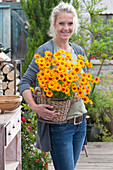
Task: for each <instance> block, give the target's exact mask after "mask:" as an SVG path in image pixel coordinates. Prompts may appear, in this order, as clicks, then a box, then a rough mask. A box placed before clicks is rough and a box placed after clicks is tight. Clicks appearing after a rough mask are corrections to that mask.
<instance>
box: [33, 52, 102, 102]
mask: <svg viewBox="0 0 113 170" xmlns="http://www.w3.org/2000/svg"><path fill="white" fill-rule="evenodd" d="M52 56H53V57H52ZM34 57H35V62H36V63H37V65H38V67H39V72H38V73H37V79H38V83H39V86H40V87H41V88H42V89H43V90H44V93H45V94H44V95H46V96H47V97H53V98H54V97H56V98H60V97H61V94H62V96H63V98H66V97H67V98H71V97H73V96H75V94H76V95H77V97H80V98H82V99H83V101H84V103H87V102H89V103H90V104H92V101H91V100H89V98H88V96H85V95H84V94H85V93H86V94H90V91H91V84H94V83H98V82H99V81H100V78H99V77H95V79H94V80H93V79H92V75H91V74H90V73H85V72H83V73H82V67H84V66H85V65H86V66H87V67H90V68H92V67H93V65H92V62H91V61H90V62H89V61H88V60H87V58H85V57H84V56H82V55H81V54H79V55H78V56H77V59H76V64H74V63H73V62H72V61H73V60H72V58H71V53H69V52H68V51H64V50H62V49H60V50H58V51H57V52H56V53H55V54H52V53H51V51H45V56H44V57H41V56H40V55H39V54H35V55H34Z"/></svg>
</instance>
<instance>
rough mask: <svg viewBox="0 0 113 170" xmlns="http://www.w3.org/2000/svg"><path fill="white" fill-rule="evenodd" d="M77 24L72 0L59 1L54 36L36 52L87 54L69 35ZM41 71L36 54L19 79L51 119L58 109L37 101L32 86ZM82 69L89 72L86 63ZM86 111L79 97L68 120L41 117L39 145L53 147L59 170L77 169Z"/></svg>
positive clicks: (39, 110)
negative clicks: (55, 120) (54, 122)
mask: <svg viewBox="0 0 113 170" xmlns="http://www.w3.org/2000/svg"><path fill="white" fill-rule="evenodd" d="M77 27H78V20H77V14H76V10H75V8H74V7H73V6H72V5H71V4H69V3H64V2H61V3H59V5H58V6H56V7H55V8H54V9H53V11H52V13H51V26H50V31H49V34H51V35H52V36H53V39H51V40H50V41H48V42H46V43H45V44H43V45H41V46H40V47H39V48H38V49H37V50H36V52H35V54H40V55H41V56H44V52H45V51H46V50H49V51H51V52H52V53H55V52H56V51H57V50H58V49H63V50H65V51H69V52H70V53H71V56H72V59H73V61H75V59H76V58H77V55H78V54H81V55H83V56H84V51H83V50H82V48H81V47H80V46H78V45H75V44H73V43H69V38H70V37H71V36H72V34H73V33H74V32H76V31H77ZM38 71H39V69H38V67H37V64H36V63H35V58H33V60H32V62H31V64H30V65H29V67H28V69H27V71H26V73H25V74H24V76H23V78H22V80H21V82H20V85H19V89H20V93H21V94H22V95H23V97H24V99H25V100H26V102H27V103H28V104H29V106H30V107H31V109H32V110H33V111H34V112H36V113H37V115H38V116H39V117H42V118H43V119H45V120H51V119H52V118H53V117H56V116H57V115H58V114H59V113H56V112H55V111H50V110H48V109H46V107H48V108H52V106H50V105H46V104H39V105H37V104H36V103H35V102H34V99H33V97H32V94H31V91H30V90H29V87H30V85H31V83H32V82H33V80H34V79H35V78H36V73H38ZM83 71H85V72H86V68H85V67H84V68H83ZM86 112H87V111H86V109H85V106H84V103H83V101H82V99H78V100H77V101H74V102H73V104H72V105H71V109H70V111H69V114H68V120H67V122H66V123H63V124H49V123H46V122H41V121H40V119H38V123H37V128H38V130H37V131H38V134H37V148H40V149H41V150H42V151H45V152H47V151H50V153H51V156H52V159H53V164H54V167H55V169H56V170H64V169H65V170H74V168H75V166H76V163H77V161H78V158H79V155H80V152H81V150H82V146H83V143H84V139H85V136H86V118H85V113H86Z"/></svg>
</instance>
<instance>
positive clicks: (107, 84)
mask: <svg viewBox="0 0 113 170" xmlns="http://www.w3.org/2000/svg"><path fill="white" fill-rule="evenodd" d="M112 86H113V74H111V73H108V74H105V75H104V76H102V77H101V82H100V83H99V85H97V87H96V88H95V91H94V92H93V93H91V94H90V96H89V98H90V99H91V100H92V101H93V105H90V104H87V105H86V107H87V110H88V115H89V116H90V118H89V120H88V124H94V125H95V126H96V127H98V128H99V129H100V136H98V138H99V139H100V140H102V141H113V87H112Z"/></svg>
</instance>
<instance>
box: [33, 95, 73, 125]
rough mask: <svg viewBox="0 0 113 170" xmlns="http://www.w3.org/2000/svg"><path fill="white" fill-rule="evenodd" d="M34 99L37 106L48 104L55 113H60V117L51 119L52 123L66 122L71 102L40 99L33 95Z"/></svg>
mask: <svg viewBox="0 0 113 170" xmlns="http://www.w3.org/2000/svg"><path fill="white" fill-rule="evenodd" d="M34 99H35V102H36V103H37V104H48V105H50V106H53V109H54V110H56V112H57V113H60V115H57V117H55V118H53V119H51V121H52V122H65V121H66V120H67V115H68V112H69V110H70V105H71V100H61V99H58V100H56V99H55V100H54V99H52V98H46V97H40V96H38V95H37V96H36V95H35V97H34Z"/></svg>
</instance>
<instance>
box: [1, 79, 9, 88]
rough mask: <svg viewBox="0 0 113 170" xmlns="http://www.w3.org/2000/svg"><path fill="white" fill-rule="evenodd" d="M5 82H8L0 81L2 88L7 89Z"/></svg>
mask: <svg viewBox="0 0 113 170" xmlns="http://www.w3.org/2000/svg"><path fill="white" fill-rule="evenodd" d="M7 84H8V82H5V81H3V82H2V90H6V89H7Z"/></svg>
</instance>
